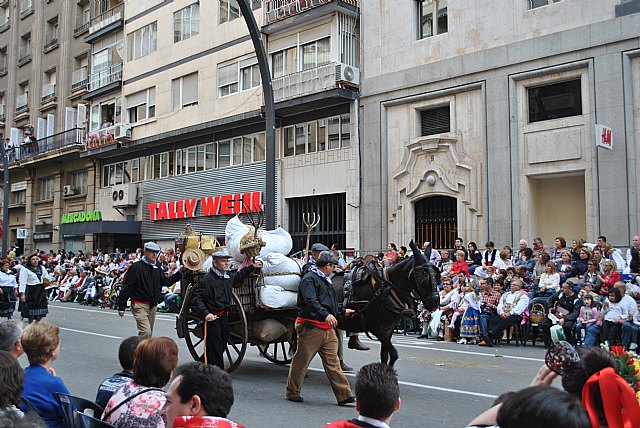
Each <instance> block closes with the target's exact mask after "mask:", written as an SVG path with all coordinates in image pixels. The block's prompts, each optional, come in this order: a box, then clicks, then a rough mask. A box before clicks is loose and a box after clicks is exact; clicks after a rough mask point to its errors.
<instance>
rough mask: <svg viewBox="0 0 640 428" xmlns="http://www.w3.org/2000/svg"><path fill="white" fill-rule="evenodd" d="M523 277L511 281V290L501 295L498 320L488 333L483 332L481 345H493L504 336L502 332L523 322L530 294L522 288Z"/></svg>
mask: <svg viewBox="0 0 640 428" xmlns="http://www.w3.org/2000/svg"><path fill="white" fill-rule="evenodd" d="M522 286H523V282H522V280H521V279H514V280H513V281H511V291H509V292H506V293H504V294H503V295H502V297H500V302H499V303H498V310H497V312H498V316H499V318H498V319H497V322H496V323H495V324H494V325H493V326H492V327H490V328H489V331H488V332H487V334H481V337H482V342H480V343H479V345H480V346H493V342H494V341H495V340H497V339H498V338H500V337H501V336H502V332H503V331H505V330H507V329H509V328H511V327H514V326H516V325H518V324H520V323H521V322H522V314H523V313H524V311H525V310H526V309H527V307H528V306H529V296H527V293H524V292H522V291H520V290H521V288H522Z"/></svg>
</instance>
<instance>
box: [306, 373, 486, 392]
mask: <svg viewBox="0 0 640 428" xmlns="http://www.w3.org/2000/svg"><path fill="white" fill-rule="evenodd" d="M309 370H312V371H314V372H320V373H324V369H317V368H314V367H309ZM345 376H350V377H356V375H355V374H354V373H345ZM398 383H399V384H400V385H406V386H412V387H414V388H422V389H433V390H436V391H443V392H451V393H454V394H463V395H472V396H474V397H485V398H493V399H495V398H497V397H498V396H497V395H492V394H484V393H482V392H472V391H464V390H461V389H452V388H444V387H441V386H434V385H424V384H422V383H415V382H406V381H403V380H399V381H398Z"/></svg>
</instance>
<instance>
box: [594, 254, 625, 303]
mask: <svg viewBox="0 0 640 428" xmlns="http://www.w3.org/2000/svg"><path fill="white" fill-rule="evenodd" d="M598 279H599V280H600V281H602V285H601V286H600V291H599V294H600V295H601V296H605V297H606V296H607V295H608V294H609V291H610V290H611V288H613V286H614V285H615V283H616V282H618V281H621V276H620V272H617V271H616V262H614V261H613V260H606V261H605V262H604V274H602V275H600V276H598Z"/></svg>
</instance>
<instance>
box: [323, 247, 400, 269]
mask: <svg viewBox="0 0 640 428" xmlns="http://www.w3.org/2000/svg"><path fill="white" fill-rule="evenodd" d="M404 250H405V254H406V252H407V248H406V247H405V249H404ZM331 253H332V254H333V257H335V259H336V260H337V261H338V262H339V263H340V264H339V266H340V268H343V267H345V266H346V265H347V262H346V261H345V259H344V254H342V251H340V250H338V244H331Z"/></svg>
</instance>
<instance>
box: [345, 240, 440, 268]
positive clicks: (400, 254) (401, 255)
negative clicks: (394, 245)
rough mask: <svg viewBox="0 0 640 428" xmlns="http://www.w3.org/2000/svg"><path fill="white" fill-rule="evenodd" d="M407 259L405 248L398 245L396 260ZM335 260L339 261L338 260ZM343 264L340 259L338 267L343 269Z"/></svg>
mask: <svg viewBox="0 0 640 428" xmlns="http://www.w3.org/2000/svg"><path fill="white" fill-rule="evenodd" d="M334 245H335V244H334ZM338 253H340V251H338ZM407 257H409V255H408V254H407V247H405V246H404V245H400V249H399V250H398V260H404V259H406V258H407ZM336 260H338V261H340V259H336ZM427 260H429V259H427ZM345 264H346V263H345V262H344V259H342V262H340V263H339V265H340V267H344V265H345Z"/></svg>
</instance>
